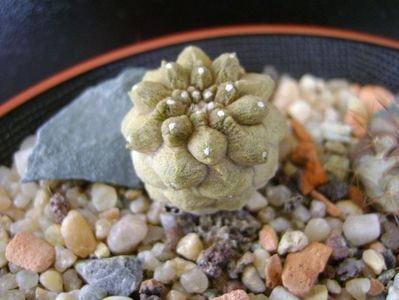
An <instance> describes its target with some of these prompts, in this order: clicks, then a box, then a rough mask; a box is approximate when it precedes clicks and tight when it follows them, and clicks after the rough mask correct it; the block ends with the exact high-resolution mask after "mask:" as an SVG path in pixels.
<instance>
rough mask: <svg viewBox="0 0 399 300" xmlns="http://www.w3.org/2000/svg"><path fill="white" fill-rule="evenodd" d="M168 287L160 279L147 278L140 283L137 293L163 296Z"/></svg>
mask: <svg viewBox="0 0 399 300" xmlns="http://www.w3.org/2000/svg"><path fill="white" fill-rule="evenodd" d="M167 292H168V288H167V287H166V286H165V285H164V284H163V283H162V282H160V281H157V280H155V279H147V280H145V281H143V282H142V283H141V284H140V289H139V293H140V294H141V295H146V296H158V297H161V298H165V296H166V294H167Z"/></svg>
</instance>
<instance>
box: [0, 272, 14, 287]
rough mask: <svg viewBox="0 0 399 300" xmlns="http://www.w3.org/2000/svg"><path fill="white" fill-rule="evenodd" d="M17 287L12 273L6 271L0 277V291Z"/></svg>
mask: <svg viewBox="0 0 399 300" xmlns="http://www.w3.org/2000/svg"><path fill="white" fill-rule="evenodd" d="M17 287H18V283H17V279H16V276H15V275H14V274H11V273H7V274H4V275H3V276H1V277H0V291H7V290H12V289H15V288H17Z"/></svg>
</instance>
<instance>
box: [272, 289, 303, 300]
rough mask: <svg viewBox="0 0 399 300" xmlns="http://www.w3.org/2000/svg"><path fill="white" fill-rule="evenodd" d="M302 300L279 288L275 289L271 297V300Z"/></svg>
mask: <svg viewBox="0 0 399 300" xmlns="http://www.w3.org/2000/svg"><path fill="white" fill-rule="evenodd" d="M282 299H284V300H300V299H299V298H298V297H296V296H294V295H293V294H291V293H290V292H288V291H287V290H286V289H285V288H284V287H282V286H277V287H275V288H274V289H273V291H272V292H271V294H270V296H269V300H282Z"/></svg>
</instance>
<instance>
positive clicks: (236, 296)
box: [213, 290, 249, 300]
mask: <svg viewBox="0 0 399 300" xmlns="http://www.w3.org/2000/svg"><path fill="white" fill-rule="evenodd" d="M213 300H249V296H248V294H247V293H246V292H245V291H244V290H234V291H232V292H230V293H227V294H224V295H222V296H219V297H216V298H213Z"/></svg>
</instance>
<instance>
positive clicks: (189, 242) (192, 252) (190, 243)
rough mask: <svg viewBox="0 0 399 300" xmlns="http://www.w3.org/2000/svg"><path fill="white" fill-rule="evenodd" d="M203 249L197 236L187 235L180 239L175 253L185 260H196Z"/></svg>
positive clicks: (194, 234) (193, 234)
mask: <svg viewBox="0 0 399 300" xmlns="http://www.w3.org/2000/svg"><path fill="white" fill-rule="evenodd" d="M203 248H204V246H203V244H202V241H201V239H200V237H199V236H198V234H196V233H189V234H187V235H186V236H184V237H182V238H181V239H180V241H179V243H178V244H177V247H176V252H177V254H179V255H181V256H183V257H185V258H187V259H190V260H196V259H197V257H198V255H199V254H200V252H201V251H202V250H203Z"/></svg>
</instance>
